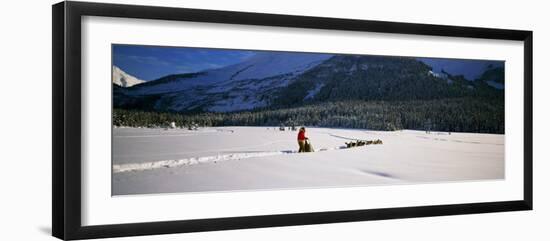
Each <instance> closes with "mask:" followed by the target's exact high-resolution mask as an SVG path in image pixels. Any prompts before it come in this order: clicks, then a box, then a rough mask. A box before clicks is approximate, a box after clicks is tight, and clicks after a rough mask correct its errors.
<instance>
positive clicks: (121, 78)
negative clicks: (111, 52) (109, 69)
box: [113, 66, 145, 87]
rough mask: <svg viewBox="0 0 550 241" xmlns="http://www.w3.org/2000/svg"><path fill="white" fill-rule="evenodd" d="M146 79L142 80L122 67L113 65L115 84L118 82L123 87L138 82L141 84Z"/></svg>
mask: <svg viewBox="0 0 550 241" xmlns="http://www.w3.org/2000/svg"><path fill="white" fill-rule="evenodd" d="M143 82H145V81H143V80H140V79H138V78H136V77H134V76H131V75H129V74H127V73H126V72H124V71H122V70H121V69H120V68H118V67H116V66H113V84H117V85H119V86H122V87H130V86H134V85H137V84H141V83H143Z"/></svg>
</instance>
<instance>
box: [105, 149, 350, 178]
mask: <svg viewBox="0 0 550 241" xmlns="http://www.w3.org/2000/svg"><path fill="white" fill-rule="evenodd" d="M340 149H347V148H346V147H345V146H339V147H332V148H320V149H318V150H316V151H331V150H340ZM297 153H298V152H297V151H290V150H287V151H270V152H239V153H231V154H222V155H215V156H204V157H191V158H184V159H177V160H162V161H152V162H142V163H127V164H120V165H113V173H121V172H131V171H147V170H153V169H159V168H170V167H178V166H190V165H196V164H201V163H212V162H214V163H215V162H220V161H230V160H242V159H248V158H254V157H266V156H275V155H288V154H297Z"/></svg>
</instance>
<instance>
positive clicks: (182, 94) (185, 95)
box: [125, 52, 332, 112]
mask: <svg viewBox="0 0 550 241" xmlns="http://www.w3.org/2000/svg"><path fill="white" fill-rule="evenodd" d="M330 57H332V55H328V54H311V53H287V52H261V53H258V54H256V55H254V56H252V57H250V58H249V59H247V60H245V61H243V62H241V63H238V64H234V65H230V66H226V67H222V68H218V69H211V70H206V71H203V72H199V73H191V74H176V75H170V76H166V77H163V78H160V79H157V80H154V81H149V82H147V83H144V84H141V85H137V86H134V87H132V88H128V89H127V90H126V91H125V94H127V95H128V96H151V95H155V96H159V98H158V99H156V100H155V101H156V102H155V105H154V108H155V109H162V110H169V111H186V110H194V109H200V110H208V111H214V112H227V111H239V110H249V109H254V108H258V107H265V106H266V105H268V101H267V98H266V97H268V96H270V95H271V94H273V93H274V91H276V89H278V88H281V87H286V86H288V85H289V84H290V83H291V82H292V80H293V79H295V78H296V77H297V76H299V75H300V74H302V73H304V72H306V71H308V70H310V69H311V68H313V67H315V66H318V65H319V64H321V63H322V62H324V61H325V60H327V59H329V58H330Z"/></svg>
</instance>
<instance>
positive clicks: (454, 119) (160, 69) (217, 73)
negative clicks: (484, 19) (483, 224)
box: [111, 44, 505, 196]
mask: <svg viewBox="0 0 550 241" xmlns="http://www.w3.org/2000/svg"><path fill="white" fill-rule="evenodd" d="M504 67H505V66H504V61H501V60H479V59H452V58H431V57H423V56H381V55H363V54H361V55H358V54H346V53H309V52H308V53H305V52H285V51H266V50H249V49H216V48H198V47H174V46H146V45H127V44H113V45H112V80H111V81H112V96H113V98H112V107H113V109H112V195H115V196H116V195H133V194H157V193H188V192H221V191H250V190H278V189H303V188H329V187H348V186H370V185H399V184H425V183H441V182H465V181H480V180H498V179H504V178H505V177H504V171H505V170H504V166H505V165H504V164H505V163H504V160H505V158H504V150H505V146H504V139H505V138H504V137H505V136H504V134H505V133H504V130H505V128H504V126H505V123H504V119H505V117H504V109H505V108H504V91H505V84H504V82H505V81H504V80H505V74H504V73H505V71H504Z"/></svg>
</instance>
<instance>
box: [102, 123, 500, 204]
mask: <svg viewBox="0 0 550 241" xmlns="http://www.w3.org/2000/svg"><path fill="white" fill-rule="evenodd" d="M296 135H297V132H295V131H288V130H287V131H279V130H278V128H275V127H269V128H268V127H212V128H202V129H199V130H197V131H189V130H181V129H170V130H164V129H145V128H143V129H142V128H115V129H114V130H113V179H112V180H113V195H125V194H149V193H174V192H202V191H232V190H258V189H287V188H315V187H341V186H354V185H380V184H387V185H391V184H412V183H429V182H446V181H467V180H483V179H502V178H504V135H496V134H472V133H451V134H449V133H438V132H432V133H426V132H423V131H411V130H405V131H395V132H384V131H369V130H352V129H331V128H307V136H308V137H309V138H310V139H311V141H312V144H313V147H314V148H315V152H313V153H297V149H298V144H297V142H296ZM357 139H361V140H375V139H381V140H382V141H383V144H382V145H368V146H362V147H355V148H349V149H346V148H344V147H345V144H344V143H345V142H348V141H350V140H357Z"/></svg>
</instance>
